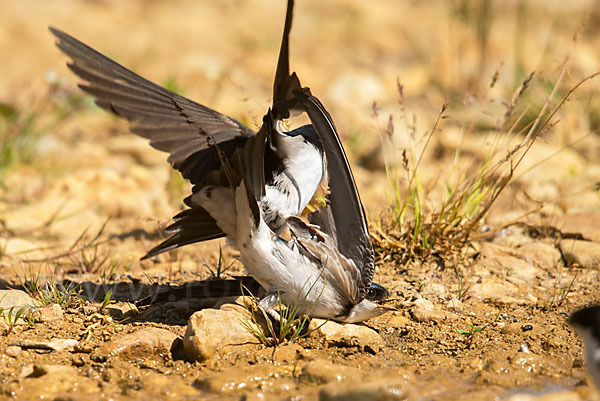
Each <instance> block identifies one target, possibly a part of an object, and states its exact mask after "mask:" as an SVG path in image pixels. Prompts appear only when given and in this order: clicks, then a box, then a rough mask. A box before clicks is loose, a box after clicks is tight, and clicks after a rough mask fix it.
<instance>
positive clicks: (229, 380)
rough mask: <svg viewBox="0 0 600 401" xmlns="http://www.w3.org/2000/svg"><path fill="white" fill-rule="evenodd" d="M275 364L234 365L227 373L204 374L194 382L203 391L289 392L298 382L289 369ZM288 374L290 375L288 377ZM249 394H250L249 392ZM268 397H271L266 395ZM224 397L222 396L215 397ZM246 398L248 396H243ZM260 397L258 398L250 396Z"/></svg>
mask: <svg viewBox="0 0 600 401" xmlns="http://www.w3.org/2000/svg"><path fill="white" fill-rule="evenodd" d="M286 370H287V369H282V368H277V367H274V366H273V365H268V364H258V365H255V366H243V367H232V368H230V369H227V371H226V372H225V374H224V373H223V372H217V373H214V374H209V375H204V376H201V377H200V378H198V379H197V380H196V381H195V382H194V386H195V387H196V388H198V389H200V390H202V391H207V392H211V393H218V394H221V395H222V394H223V393H227V392H231V391H238V390H242V389H243V390H248V391H252V390H259V391H261V392H265V393H266V392H275V393H276V392H283V391H286V392H289V390H290V388H295V387H296V382H295V380H294V379H293V378H292V377H289V376H291V375H289V373H288V374H287V375H286V373H287V372H289V370H287V372H286ZM286 376H288V377H286ZM247 395H248V394H247ZM265 398H266V399H271V398H269V397H265ZM215 399H222V398H215ZM242 399H246V397H242ZM250 399H258V398H250Z"/></svg>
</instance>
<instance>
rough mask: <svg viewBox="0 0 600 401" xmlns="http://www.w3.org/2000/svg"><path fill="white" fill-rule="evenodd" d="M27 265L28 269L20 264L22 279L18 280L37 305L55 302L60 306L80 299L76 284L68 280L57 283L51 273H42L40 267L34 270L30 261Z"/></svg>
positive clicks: (71, 303) (66, 305) (65, 305)
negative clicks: (64, 283) (67, 281)
mask: <svg viewBox="0 0 600 401" xmlns="http://www.w3.org/2000/svg"><path fill="white" fill-rule="evenodd" d="M28 266H29V267H28V270H25V267H24V264H23V265H22V268H23V272H24V279H21V280H20V281H21V285H22V286H23V288H24V289H25V291H26V292H27V293H28V294H29V296H31V297H32V298H33V299H34V300H35V302H36V304H37V305H39V306H45V305H53V304H56V305H60V306H61V307H68V306H71V305H73V304H74V303H77V302H79V301H80V298H79V286H78V285H77V284H75V283H73V282H69V283H67V285H66V286H65V285H63V284H60V283H57V281H56V280H55V278H54V276H53V274H50V275H49V276H45V275H42V273H41V267H40V268H39V269H37V270H36V269H34V268H33V266H32V264H31V263H29V265H28Z"/></svg>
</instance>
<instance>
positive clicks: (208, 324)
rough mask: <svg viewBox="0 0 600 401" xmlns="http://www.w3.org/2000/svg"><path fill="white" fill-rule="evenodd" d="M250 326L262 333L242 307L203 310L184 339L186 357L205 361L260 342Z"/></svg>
mask: <svg viewBox="0 0 600 401" xmlns="http://www.w3.org/2000/svg"><path fill="white" fill-rule="evenodd" d="M236 307H239V308H236ZM246 325H250V326H251V327H253V328H255V329H256V330H261V329H260V328H258V327H256V326H255V325H254V323H253V322H252V316H251V315H250V313H249V312H248V311H247V310H246V309H244V308H243V307H241V306H239V305H231V304H227V305H224V306H223V309H203V310H201V311H198V312H196V313H194V314H193V315H192V316H190V318H189V320H188V325H187V329H186V332H185V336H184V338H183V347H184V351H185V355H186V358H187V359H189V360H192V361H203V360H206V359H209V358H211V357H213V356H214V355H215V354H217V353H218V352H219V351H221V350H223V348H225V347H227V346H233V345H240V344H245V343H252V342H254V343H256V342H257V339H256V337H255V336H254V334H252V332H251V330H249V329H248V327H247V326H246Z"/></svg>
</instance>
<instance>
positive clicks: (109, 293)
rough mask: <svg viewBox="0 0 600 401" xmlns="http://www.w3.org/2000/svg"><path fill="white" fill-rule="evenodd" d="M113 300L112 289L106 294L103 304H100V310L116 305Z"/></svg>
mask: <svg viewBox="0 0 600 401" xmlns="http://www.w3.org/2000/svg"><path fill="white" fill-rule="evenodd" d="M111 298H112V289H109V290H108V291H107V292H106V294H104V299H102V303H101V304H100V310H102V309H104V308H106V307H107V306H108V305H110V304H113V303H115V301H113V300H111Z"/></svg>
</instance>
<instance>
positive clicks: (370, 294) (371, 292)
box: [367, 288, 377, 298]
mask: <svg viewBox="0 0 600 401" xmlns="http://www.w3.org/2000/svg"><path fill="white" fill-rule="evenodd" d="M375 295H377V294H376V292H375V289H374V288H369V291H367V298H375Z"/></svg>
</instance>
